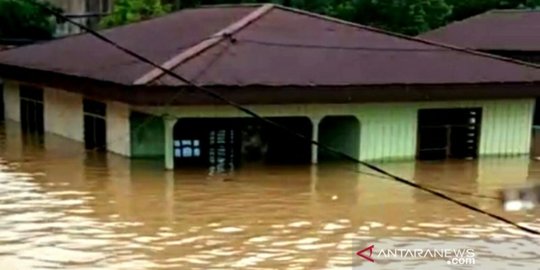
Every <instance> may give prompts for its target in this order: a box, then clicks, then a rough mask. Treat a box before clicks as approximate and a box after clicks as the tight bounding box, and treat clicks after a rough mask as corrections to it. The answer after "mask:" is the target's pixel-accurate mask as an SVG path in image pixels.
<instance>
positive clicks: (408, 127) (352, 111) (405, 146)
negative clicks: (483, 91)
mask: <svg viewBox="0 0 540 270" xmlns="http://www.w3.org/2000/svg"><path fill="white" fill-rule="evenodd" d="M470 107H479V108H482V123H481V126H482V128H481V134H480V149H479V154H480V155H519V154H528V153H529V152H530V141H531V128H532V117H533V113H534V99H509V100H477V101H445V102H406V103H405V102H402V103H367V104H320V105H319V104H314V105H279V106H276V105H257V106H249V108H250V109H251V110H253V111H254V112H256V113H258V114H260V115H261V116H265V117H279V116H306V117H309V118H311V119H312V120H314V121H312V122H318V120H320V119H322V118H323V117H324V116H328V115H335V116H349V115H352V116H355V117H357V118H358V120H359V121H360V133H361V135H360V138H359V140H360V151H359V153H360V156H359V158H361V159H363V160H396V159H411V158H414V157H415V155H416V143H417V141H416V140H417V122H418V110H419V109H428V108H470ZM137 110H140V111H146V112H148V113H154V114H162V113H163V108H160V109H152V108H144V107H139V108H137ZM168 114H170V115H171V116H173V117H177V118H192V117H208V118H220V117H247V116H246V115H245V114H244V113H242V112H240V111H238V110H236V109H234V108H231V107H227V106H196V107H194V106H182V107H180V106H178V107H170V108H169V110H168Z"/></svg>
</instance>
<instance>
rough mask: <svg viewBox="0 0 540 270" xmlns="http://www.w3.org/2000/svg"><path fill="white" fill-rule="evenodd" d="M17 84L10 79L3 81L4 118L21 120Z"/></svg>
mask: <svg viewBox="0 0 540 270" xmlns="http://www.w3.org/2000/svg"><path fill="white" fill-rule="evenodd" d="M20 104H21V103H20V97H19V85H18V84H17V83H15V82H12V81H5V82H4V116H5V117H6V119H9V120H13V121H17V122H19V121H21V110H20Z"/></svg>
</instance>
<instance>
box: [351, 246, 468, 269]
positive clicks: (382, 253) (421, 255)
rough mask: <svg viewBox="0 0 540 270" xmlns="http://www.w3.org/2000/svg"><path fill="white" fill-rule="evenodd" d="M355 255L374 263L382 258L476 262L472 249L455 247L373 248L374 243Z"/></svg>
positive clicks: (466, 263)
mask: <svg viewBox="0 0 540 270" xmlns="http://www.w3.org/2000/svg"><path fill="white" fill-rule="evenodd" d="M356 255H357V256H358V257H360V258H362V259H364V260H366V261H368V262H372V263H376V262H377V260H383V259H398V260H410V259H431V260H433V259H441V260H444V261H446V263H447V264H449V265H474V264H476V254H475V252H474V249H471V248H467V249H459V248H458V249H456V248H436V249H435V248H428V249H422V248H415V249H406V248H394V249H390V248H381V249H375V245H370V246H368V247H366V248H364V249H361V250H359V251H357V252H356Z"/></svg>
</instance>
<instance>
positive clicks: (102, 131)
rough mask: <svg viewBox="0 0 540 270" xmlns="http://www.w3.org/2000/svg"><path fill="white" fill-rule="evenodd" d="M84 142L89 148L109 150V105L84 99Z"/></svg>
mask: <svg viewBox="0 0 540 270" xmlns="http://www.w3.org/2000/svg"><path fill="white" fill-rule="evenodd" d="M83 111H84V144H85V147H86V149H88V150H97V151H105V150H107V121H106V117H107V106H106V104H105V103H103V102H99V101H94V100H89V99H84V100H83Z"/></svg>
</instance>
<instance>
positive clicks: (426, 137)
mask: <svg viewBox="0 0 540 270" xmlns="http://www.w3.org/2000/svg"><path fill="white" fill-rule="evenodd" d="M481 119H482V109H481V108H460V109H422V110H419V111H418V144H417V158H418V159H422V160H437V159H446V158H456V159H467V158H476V157H477V156H478V143H479V138H480V127H481V123H480V122H481Z"/></svg>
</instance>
